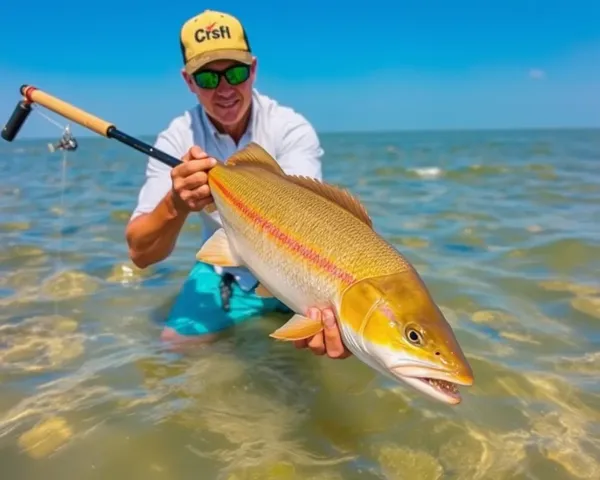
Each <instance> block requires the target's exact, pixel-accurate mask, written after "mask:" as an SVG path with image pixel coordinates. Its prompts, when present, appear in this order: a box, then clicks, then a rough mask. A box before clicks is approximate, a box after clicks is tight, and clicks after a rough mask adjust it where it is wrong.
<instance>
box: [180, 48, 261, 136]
mask: <svg viewBox="0 0 600 480" xmlns="http://www.w3.org/2000/svg"><path fill="white" fill-rule="evenodd" d="M227 71H228V76H229V80H230V81H232V83H235V85H232V84H230V82H229V81H228V79H227V78H226V77H225V76H224V75H222V76H221V77H220V78H219V77H218V76H217V75H215V72H216V73H225V72H227ZM183 76H184V79H185V81H186V83H187V84H188V87H189V88H190V90H191V91H192V93H194V94H196V96H197V97H198V101H199V102H200V103H201V104H202V106H203V107H204V109H205V110H206V112H207V113H208V114H209V115H210V116H211V117H212V118H214V119H215V120H216V121H217V122H219V123H221V124H222V125H228V126H234V125H236V124H237V123H239V122H240V121H241V120H242V118H243V116H244V114H245V113H246V112H247V111H248V108H249V107H250V103H251V102H252V86H253V84H254V78H255V76H256V59H254V60H253V62H252V65H251V66H247V65H243V64H240V63H237V62H234V61H232V60H215V61H214V62H211V63H209V64H207V65H205V66H203V67H202V68H201V69H200V70H198V71H197V72H196V73H195V74H194V75H188V74H187V73H185V72H184V73H183ZM216 82H218V84H217V83H216ZM215 85H216V88H214V87H215Z"/></svg>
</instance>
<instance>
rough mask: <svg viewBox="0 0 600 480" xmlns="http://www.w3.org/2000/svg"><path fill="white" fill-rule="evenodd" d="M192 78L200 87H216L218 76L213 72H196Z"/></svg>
mask: <svg viewBox="0 0 600 480" xmlns="http://www.w3.org/2000/svg"><path fill="white" fill-rule="evenodd" d="M194 79H195V80H196V83H197V84H198V86H199V87H200V88H217V85H218V84H219V76H218V75H217V74H216V73H214V72H198V73H196V74H195V75H194Z"/></svg>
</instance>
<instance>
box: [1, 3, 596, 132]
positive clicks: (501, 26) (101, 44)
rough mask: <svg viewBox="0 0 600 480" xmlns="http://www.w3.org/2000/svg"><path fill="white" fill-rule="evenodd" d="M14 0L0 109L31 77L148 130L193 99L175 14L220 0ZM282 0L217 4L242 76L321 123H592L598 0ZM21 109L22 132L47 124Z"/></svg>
mask: <svg viewBox="0 0 600 480" xmlns="http://www.w3.org/2000/svg"><path fill="white" fill-rule="evenodd" d="M13 5H14V6H11V7H4V8H3V9H2V15H0V45H2V48H1V51H0V122H2V123H4V122H5V121H6V119H8V116H9V114H10V112H11V111H12V108H13V106H14V104H15V103H16V101H18V99H19V94H18V88H19V86H20V85H21V84H23V83H30V84H34V85H36V86H38V87H40V88H42V89H44V90H46V91H48V92H49V93H51V94H54V95H56V96H59V97H61V98H63V99H64V100H67V101H70V102H72V103H74V104H75V105H77V106H78V107H80V108H83V109H85V110H88V111H90V112H91V113H94V114H96V115H98V116H101V117H103V118H105V119H107V120H109V121H112V122H114V123H115V124H116V125H117V126H118V127H119V128H121V129H122V130H124V131H126V132H127V133H130V134H133V135H139V134H151V135H154V134H156V133H157V132H158V131H159V130H161V129H162V128H164V127H165V126H166V125H167V124H168V123H169V121H170V120H171V118H172V117H173V116H175V115H178V114H180V113H181V112H182V111H183V110H185V109H186V108H189V107H190V106H192V105H193V104H194V101H195V99H194V97H192V96H191V94H190V93H189V92H188V91H187V89H186V87H185V85H184V83H183V81H182V80H181V77H180V73H179V70H180V68H181V63H180V62H181V57H180V52H179V45H178V35H179V28H180V26H181V24H182V23H183V22H184V21H185V20H186V19H187V18H188V17H190V16H192V15H194V14H196V13H198V12H199V11H201V10H203V9H205V8H213V9H219V8H223V6H224V3H223V2H215V3H213V4H210V3H205V2H191V1H177V2H160V3H159V2H155V1H150V0H149V1H145V2H118V3H107V4H103V3H91V2H90V3H88V5H89V6H87V7H86V6H84V5H86V3H85V2H73V1H70V0H63V1H61V2H41V1H36V0H30V1H28V2H27V8H26V9H23V8H21V6H20V5H19V4H13ZM282 5H284V2H281V1H280V2H243V3H242V2H236V1H231V2H227V11H228V12H230V13H233V14H235V15H237V16H238V17H239V18H240V19H241V20H242V22H243V23H244V24H245V25H246V28H247V30H248V34H249V36H250V41H251V44H252V46H253V49H254V51H255V53H256V55H257V56H258V59H259V72H258V75H259V78H258V83H257V88H258V89H259V90H260V91H262V92H263V93H265V94H267V95H270V96H272V97H274V98H276V99H277V100H279V101H280V102H281V103H283V104H286V105H289V106H292V107H293V108H295V109H296V110H297V111H299V112H301V113H302V114H304V115H305V116H306V117H307V118H308V119H309V120H311V121H312V122H313V124H314V125H315V127H316V128H317V129H318V130H319V131H321V132H324V131H345V130H379V129H384V130H394V129H456V128H514V127H562V126H566V127H577V126H600V28H599V25H600V2H598V1H597V0H595V1H591V0H590V1H583V0H582V1H576V0H571V1H568V2H567V1H561V2H551V1H545V2H532V1H525V0H521V1H513V0H507V1H502V2H491V1H490V2H481V1H477V2H476V1H471V0H468V1H462V2H448V1H428V2H427V1H420V2H418V1H405V2H392V1H390V2H377V1H369V2H361V3H356V4H355V5H356V6H355V7H350V5H352V3H351V2H344V3H342V2H326V1H319V2H316V1H313V0H305V1H302V2H295V3H293V4H290V5H291V6H290V9H288V10H286V11H285V12H284V11H283V7H282ZM340 5H348V8H347V9H345V10H344V9H342V8H340ZM111 7H114V9H115V10H114V12H113V11H112V10H111ZM278 12H279V13H278ZM31 118H32V121H30V122H28V124H27V125H26V126H25V128H24V129H23V132H22V134H23V136H28V137H31V136H40V135H42V136H46V135H55V134H56V129H55V127H52V126H50V125H49V124H48V123H47V122H44V121H42V120H41V119H39V118H35V117H31ZM59 120H60V121H63V120H62V119H59ZM75 130H76V131H77V132H81V134H83V133H84V131H81V130H77V129H75ZM85 133H87V131H85Z"/></svg>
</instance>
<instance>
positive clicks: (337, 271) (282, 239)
mask: <svg viewBox="0 0 600 480" xmlns="http://www.w3.org/2000/svg"><path fill="white" fill-rule="evenodd" d="M211 183H213V185H214V186H216V187H217V188H218V189H219V190H220V193H221V195H222V196H223V197H224V198H226V199H227V200H228V201H229V202H230V203H231V205H232V206H233V207H234V208H235V209H236V210H238V211H239V212H240V213H242V214H243V215H244V216H245V217H246V218H248V219H249V220H250V221H251V222H253V223H254V224H256V225H257V226H258V227H260V228H261V229H262V230H264V231H265V232H266V233H267V234H268V235H270V236H271V237H273V238H275V239H276V240H278V241H279V243H280V244H281V245H282V246H284V247H286V248H287V249H288V250H291V251H292V252H295V253H298V254H300V255H301V256H302V257H304V258H306V259H307V260H309V261H310V262H311V263H313V264H314V265H316V266H317V267H318V268H320V269H321V270H323V271H325V272H327V273H329V274H330V275H332V276H333V277H335V278H338V279H339V280H341V281H342V282H344V283H347V284H350V283H353V282H354V277H353V276H352V275H350V274H349V273H348V272H345V271H344V270H342V269H341V268H339V267H338V266H336V265H335V264H334V263H332V262H331V261H330V260H328V259H326V258H325V257H323V256H321V255H320V254H319V253H317V252H316V251H314V250H312V249H311V248H309V247H307V246H305V245H303V244H301V243H300V242H298V241H297V240H295V239H293V238H292V237H290V236H289V235H288V234H286V233H285V232H284V231H283V230H281V229H280V228H279V227H277V225H275V224H274V223H272V222H270V221H269V220H267V219H266V218H264V217H262V216H261V215H260V214H259V213H258V212H256V211H254V210H252V209H251V208H250V207H249V206H248V205H246V204H245V203H244V202H242V201H241V200H239V199H238V198H236V197H235V196H234V195H233V193H231V191H230V190H228V189H227V188H226V187H225V186H224V185H223V184H222V183H221V182H219V181H218V180H217V179H215V178H214V177H213V178H211Z"/></svg>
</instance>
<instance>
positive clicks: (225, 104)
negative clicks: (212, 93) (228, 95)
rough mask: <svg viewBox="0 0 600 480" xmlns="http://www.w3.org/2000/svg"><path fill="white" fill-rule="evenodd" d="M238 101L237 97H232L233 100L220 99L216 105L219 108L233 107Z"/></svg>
mask: <svg viewBox="0 0 600 480" xmlns="http://www.w3.org/2000/svg"><path fill="white" fill-rule="evenodd" d="M237 103H238V99H237V98H234V99H233V100H227V101H223V100H222V101H220V102H219V103H217V105H218V106H219V107H221V108H231V107H234V106H235V105H236V104H237Z"/></svg>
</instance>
